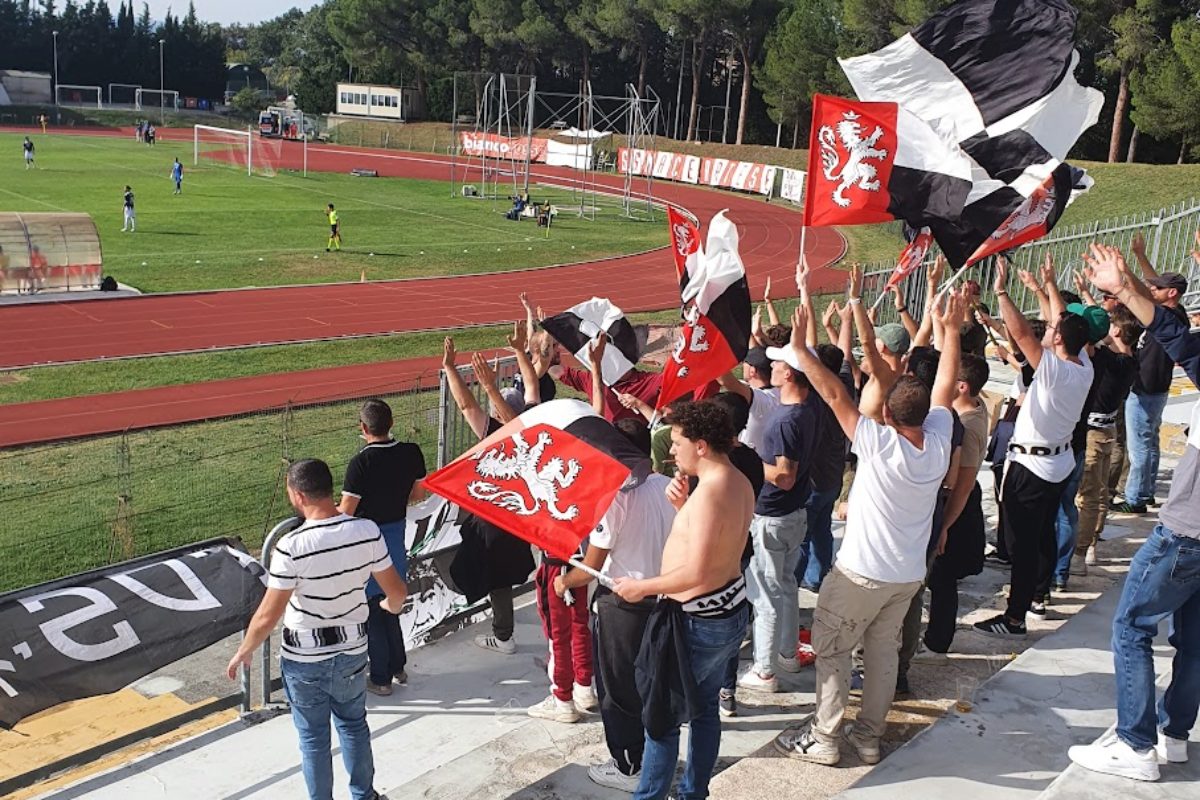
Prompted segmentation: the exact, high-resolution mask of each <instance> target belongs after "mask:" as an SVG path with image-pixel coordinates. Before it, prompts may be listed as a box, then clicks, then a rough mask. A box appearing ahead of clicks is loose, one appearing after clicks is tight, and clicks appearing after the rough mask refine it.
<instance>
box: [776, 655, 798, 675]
mask: <svg viewBox="0 0 1200 800" xmlns="http://www.w3.org/2000/svg"><path fill="white" fill-rule="evenodd" d="M775 666H777V667H779V668H780V669H781V670H783V671H784V672H799V671H800V659H798V658H796V657H795V656H779V655H777V656H775Z"/></svg>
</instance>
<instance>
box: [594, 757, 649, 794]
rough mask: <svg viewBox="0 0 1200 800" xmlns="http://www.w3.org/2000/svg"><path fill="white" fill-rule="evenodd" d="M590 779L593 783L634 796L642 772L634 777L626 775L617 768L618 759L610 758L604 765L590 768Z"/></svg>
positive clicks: (633, 775)
mask: <svg viewBox="0 0 1200 800" xmlns="http://www.w3.org/2000/svg"><path fill="white" fill-rule="evenodd" d="M588 777H589V778H591V779H592V783H595V784H599V785H600V786H606V787H608V788H609V789H618V790H620V791H622V792H629V793H630V794H633V793H634V792H635V791H637V787H638V783H639V782H640V781H641V779H642V773H641V770H638V771H637V772H635V773H633V774H632V775H626V774H625V773H624V772H621V769H620V767H618V766H617V761H616V759H613V758H610V759H609V760H608V761H605V762H604V763H603V764H596V765H594V766H591V767H588Z"/></svg>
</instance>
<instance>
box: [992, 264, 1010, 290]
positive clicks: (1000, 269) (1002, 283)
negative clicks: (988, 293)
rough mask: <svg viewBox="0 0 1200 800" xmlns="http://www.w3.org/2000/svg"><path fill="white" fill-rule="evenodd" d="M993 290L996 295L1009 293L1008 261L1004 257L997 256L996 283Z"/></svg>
mask: <svg viewBox="0 0 1200 800" xmlns="http://www.w3.org/2000/svg"><path fill="white" fill-rule="evenodd" d="M992 288H993V289H995V290H996V294H1003V293H1004V292H1006V291H1008V259H1007V258H1005V257H1004V256H996V281H995V284H994V285H993V287H992Z"/></svg>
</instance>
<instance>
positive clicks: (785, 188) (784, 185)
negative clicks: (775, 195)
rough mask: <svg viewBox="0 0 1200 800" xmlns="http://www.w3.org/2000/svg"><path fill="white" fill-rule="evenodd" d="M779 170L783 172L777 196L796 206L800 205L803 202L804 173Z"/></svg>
mask: <svg viewBox="0 0 1200 800" xmlns="http://www.w3.org/2000/svg"><path fill="white" fill-rule="evenodd" d="M780 169H782V170H783V177H782V179H781V182H780V184H779V196H780V197H782V198H783V199H784V200H790V201H792V202H793V203H795V204H796V205H800V204H802V203H803V202H804V171H803V170H799V169H788V168H787V167H780Z"/></svg>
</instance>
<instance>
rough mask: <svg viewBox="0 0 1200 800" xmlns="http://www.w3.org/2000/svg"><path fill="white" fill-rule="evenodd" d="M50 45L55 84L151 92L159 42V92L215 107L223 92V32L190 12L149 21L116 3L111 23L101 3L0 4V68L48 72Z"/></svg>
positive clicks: (145, 10) (25, 0) (12, 0)
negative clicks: (119, 85) (202, 100)
mask: <svg viewBox="0 0 1200 800" xmlns="http://www.w3.org/2000/svg"><path fill="white" fill-rule="evenodd" d="M56 31H57V33H58V36H57V37H55V36H54V33H55V32H56ZM55 38H57V39H58V47H57V50H58V82H59V83H61V84H77V85H83V86H99V87H101V91H105V90H106V89H107V86H108V84H110V83H127V84H138V85H141V86H143V87H145V88H147V89H157V88H158V85H159V80H160V75H159V47H160V46H159V41H160V40H161V41H162V42H163V44H162V67H163V70H162V76H161V77H162V81H163V83H164V85H165V88H167V89H174V90H175V91H177V92H179V94H180V96H190V97H203V98H208V99H213V100H220V99H221V98H222V96H223V94H224V92H225V37H224V32H223V30H222V28H221V26H220V25H217V24H214V23H206V22H202V21H201V20H200V19H199V18H198V17H197V15H196V9H195V7H194V6H192V5H189V7H188V12H187V14H186V15H185V16H184V17H182V18H180V17H177V16H174V15H172V14H171V13H170V12H168V13H167V15H166V18H165V19H163V20H161V21H155V20H153V19H151V17H150V8H149V7H148V6H147V5H146V4H144V3H143V4H142V8H141V10H140V11H138V12H135V9H134V4H133V0H129V2H128V3H126V2H125V0H121V2H120V5H119V7H118V8H117V13H116V16H115V17H114V16H113V13H112V8H111V7H110V6H109V5H108V3H106V2H105V0H87V2H86V3H82V4H80V3H77V2H75V0H68V2H67V3H66V4H65V5H64V6H63V7H62V9H61V10H59V9H58V7H57V4H56V2H55V0H38V2H36V3H35V2H31V0H0V69H21V70H32V71H37V72H48V73H53V71H54V51H55V45H54V40H55Z"/></svg>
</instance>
